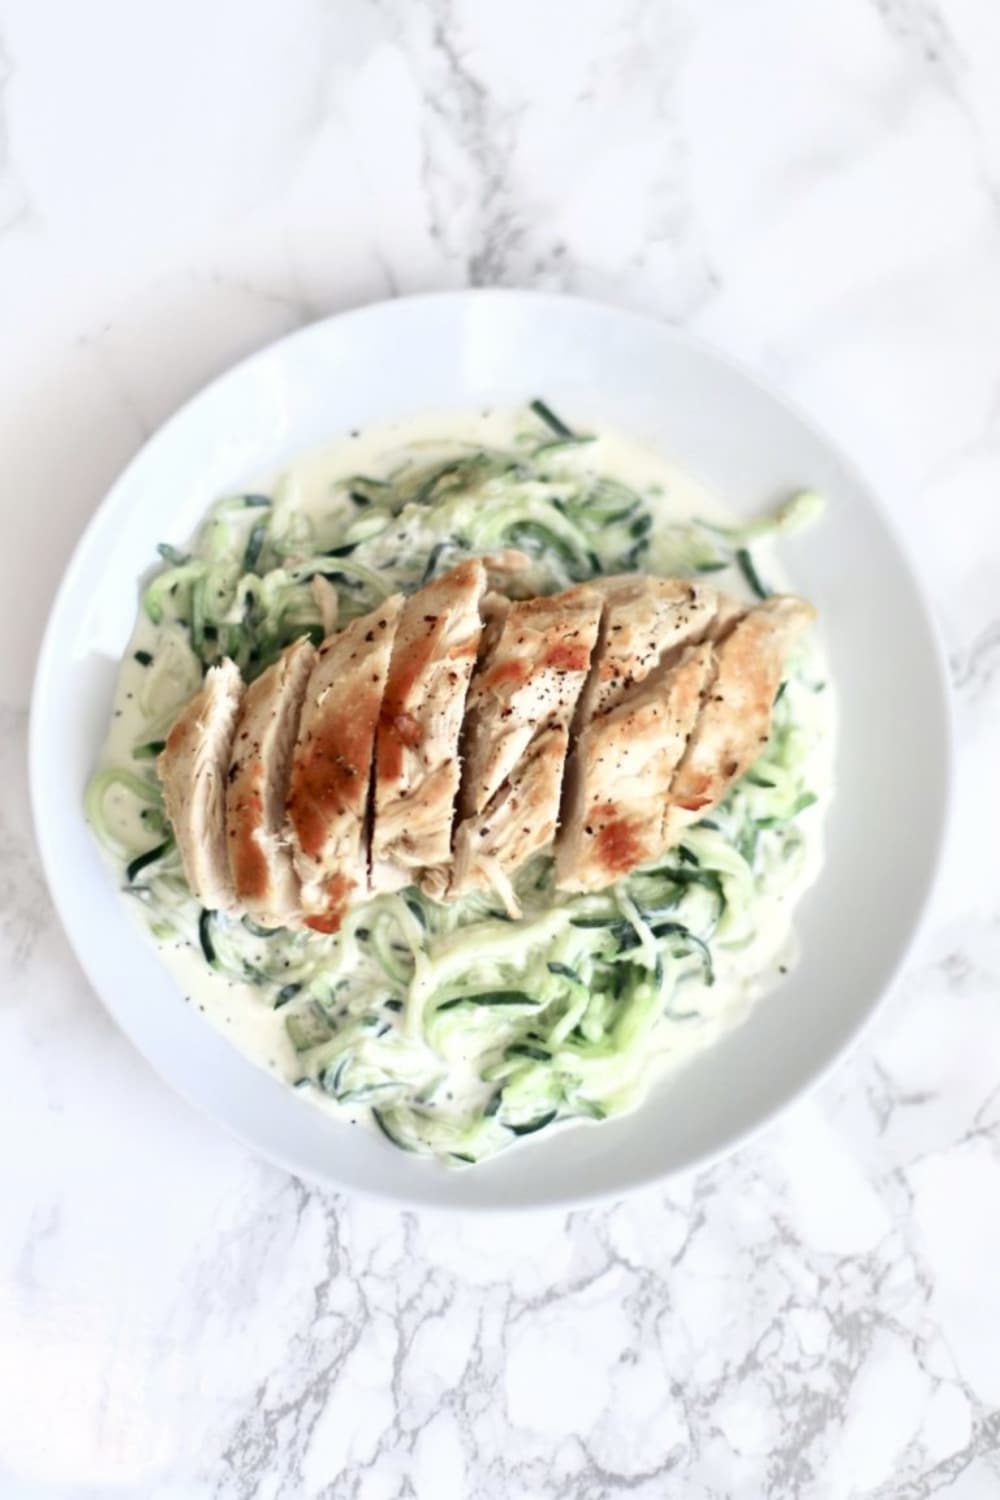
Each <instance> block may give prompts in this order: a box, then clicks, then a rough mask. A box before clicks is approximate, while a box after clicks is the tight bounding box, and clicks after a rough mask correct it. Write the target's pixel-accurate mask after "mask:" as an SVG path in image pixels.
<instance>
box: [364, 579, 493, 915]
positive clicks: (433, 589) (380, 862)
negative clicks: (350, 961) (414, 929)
mask: <svg viewBox="0 0 1000 1500" xmlns="http://www.w3.org/2000/svg"><path fill="white" fill-rule="evenodd" d="M485 589H486V569H485V568H484V566H483V564H482V563H481V562H480V561H479V560H478V559H472V560H470V561H468V562H463V563H460V564H459V565H458V567H456V568H452V569H451V571H450V572H448V573H444V574H442V576H441V577H440V578H438V579H435V581H434V582H433V583H429V584H428V585H427V586H426V587H425V588H422V589H419V590H418V591H417V593H415V594H412V595H411V596H410V598H409V599H407V601H406V603H405V604H404V606H403V611H402V614H401V615H400V618H399V626H398V628H397V630H396V637H395V640H394V642H393V647H392V660H391V662H390V664H389V676H388V681H387V682H386V688H385V694H384V696H383V699H382V712H381V717H380V719H379V727H378V742H377V751H376V767H375V821H374V826H373V829H372V843H371V862H372V888H373V889H374V890H398V889H399V888H400V887H401V886H404V885H409V884H411V883H412V882H413V881H415V880H416V879H417V877H418V875H419V874H420V872H421V871H422V870H428V871H431V870H440V869H446V868H447V867H449V866H450V864H451V830H452V821H453V818H454V808H455V798H456V796H457V795H458V785H459V775H460V762H459V756H458V739H459V735H460V733H461V729H462V720H463V717H464V715H465V699H466V694H467V692H468V688H469V679H470V677H471V676H472V669H473V667H474V666H475V663H476V655H477V653H478V651H479V642H480V637H481V635H482V629H483V627H482V621H481V619H480V614H479V603H480V600H481V599H482V597H483V593H484V591H485Z"/></svg>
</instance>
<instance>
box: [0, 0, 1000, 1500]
mask: <svg viewBox="0 0 1000 1500" xmlns="http://www.w3.org/2000/svg"><path fill="white" fill-rule="evenodd" d="M998 78H1000V12H998V10H997V7H996V5H995V4H994V3H993V0H937V3H932V0H840V3H838V4H837V5H836V6H832V5H829V6H802V5H797V4H794V3H793V0H713V3H712V4H710V5H706V4H698V3H695V0H586V3H580V4H574V5H573V6H569V5H567V4H558V3H557V4H551V5H549V6H539V5H537V4H529V3H528V0H507V3H505V4H503V5H493V6H484V5H477V4H474V3H472V0H465V3H459V0H420V3H404V0H344V3H342V4H339V5H329V4H325V3H321V0H291V3H289V4H288V5H283V6H274V5H269V4H267V3H264V0H252V3H249V4H247V3H237V0H222V3H220V4H218V5H216V6H212V7H205V6H199V5H196V4H195V3H194V0H178V3H175V4H174V5H172V6H171V7H155V8H147V7H131V6H127V5H126V4H125V3H124V0H103V3H99V4H98V5H97V6H96V8H95V7H94V6H87V7H58V8H56V7H52V6H49V5H44V4H42V5H39V4H36V3H34V0H3V3H2V4H0V457H2V465H0V473H2V475H3V502H2V504H3V520H4V542H5V559H6V566H5V569H4V588H3V589H2V590H0V623H2V638H3V640H4V643H5V647H6V649H5V651H4V652H3V653H2V655H0V992H2V1000H3V1003H2V1007H0V1116H2V1119H3V1124H4V1141H5V1151H4V1156H3V1167H2V1169H0V1185H2V1204H3V1207H2V1211H0V1350H2V1357H0V1494H2V1495H3V1496H4V1497H6V1496H8V1495H9V1496H12V1497H20V1496H22V1495H23V1496H36V1495H42V1496H58V1497H61V1496H66V1497H77V1496H80V1497H83V1496H91V1495H99V1496H127V1497H133V1496H134V1497H142V1500H147V1497H155V1500H291V1497H295V1500H299V1497H311V1496H324V1497H327V1496H329V1497H336V1500H341V1497H344V1500H397V1497H398V1500H402V1497H406V1496H414V1497H417V1500H452V1497H454V1500H556V1497H559V1500H604V1497H613V1496H623V1497H624V1496H626V1495H627V1496H635V1497H638V1500H665V1497H667V1496H671V1497H672V1496H674V1495H678V1496H681V1495H683V1496H684V1497H685V1500H687V1497H691V1500H720V1497H727V1500H728V1497H734V1500H764V1497H767V1500H792V1497H795V1500H849V1497H855V1496H866V1497H875V1500H926V1497H930V1496H941V1497H948V1500H988V1497H991V1496H994V1495H998V1496H1000V1358H998V1357H997V1352H996V1347H997V1334H996V1330H997V1329H998V1328H1000V1276H998V1274H997V1269H996V1268H997V1266H998V1265H1000V1073H998V1059H1000V1004H998V1001H1000V904H998V896H997V889H998V886H997V856H996V844H997V839H996V831H997V830H998V829H1000V789H998V788H1000V778H998V777H997V774H996V767H997V764H998V761H1000V606H998V602H997V599H998V590H997V583H998V577H1000V519H998V516H1000V509H998V504H997V496H998V494H1000V355H998V352H997V351H998V350H1000V88H998V86H997V81H998ZM469 283H472V284H495V283H502V284H510V285H529V286H540V287H549V288H557V289H564V290H569V291H574V292H578V293H581V294H584V295H593V296H599V297H604V298H607V299H610V300H613V301H616V302H618V303H620V304H622V305H625V306H629V307H634V308H638V309H641V310H645V311H649V312H652V313H655V314H657V315H660V316H663V317H666V318H669V319H671V320H673V321H676V322H680V323H683V324H685V325H687V326H690V327H691V328H693V329H695V330H696V331H698V332H701V333H704V334H705V335H707V336H709V337H711V338H713V339H715V340H716V341H717V342H719V343H720V344H722V345H723V346H725V347H726V348H728V349H730V350H732V351H733V352H735V353H737V354H739V355H742V356H743V357H745V358H747V359H748V360H749V361H750V362H751V363H752V364H754V365H755V366H756V367H757V368H759V369H760V370H762V371H764V372H765V373H767V374H768V375H769V376H771V377H772V378H774V379H776V380H778V381H779V382H780V383H781V384H782V385H783V386H784V387H785V388H786V389H787V390H789V391H790V392H791V393H792V394H794V395H796V396H797V397H798V398H799V400H800V401H802V402H803V403H804V404H806V405H807V406H808V407H809V408H810V409H811V410H813V411H814V412H815V414H816V415H817V416H818V417H819V418H820V419H821V420H822V421H823V422H825V424H826V425H827V426H828V427H829V428H830V429H831V430H832V431H833V432H835V433H836V434H837V435H838V436H839V438H840V439H841V440H842V441H843V442H844V443H845V444H846V445H847V446H848V447H849V448H850V449H851V450H852V451H853V452H854V453H855V454H856V455H857V457H858V459H859V460H860V462H861V463H862V464H863V465H864V466H865V467H867V468H868V469H869V471H870V472H871V473H872V474H873V475H874V476H875V477H876V479H877V480H878V481H879V483H880V485H881V487H882V489H883V491H884V493H885V494H886V496H887V498H888V500H889V502H890V504H891V506H892V508H893V511H894V515H895V519H896V521H897V524H898V525H899V527H900V529H901V530H902V531H903V532H904V533H905V534H906V537H907V539H908V541H909V543H910V545H911V549H912V551H913V553H914V555H915V557H916V560H917V564H918V566H919V568H920V570H921V572H922V575H923V577H924V580H925V582H926V584H927V587H928V589H929V591H930V594H931V597H932V598H933V600H934V603H935V606H936V609H937V611H938V615H939V619H940V622H941V626H942V629H943V632H944V635H945V640H946V645H947V649H948V653H949V658H950V661H951V665H952V675H953V683H954V688H955V694H956V719H957V729H958V737H959V778H958V786H957V797H956V815H955V823H954V833H953V838H952V846H951V850H950V855H949V861H948V868H947V874H946V878H945V880H944V881H943V883H942V887H941V889H940V892H939V895H938V898H937V901H936V904H935V909H934V912H933V915H932V920H931V922H930V924H929V927H928V930H927V932H926V934H925V937H924V940H923V942H922V944H921V946H920V948H919V950H918V951H917V953H915V955H914V956H913V959H912V961H911V963H910V965H909V967H908V970H907V972H906V974H905V976H904V978H903V980H902V982H901V983H900V985H899V987H898V989H897V992H896V994H895V995H894V996H893V998H892V1000H891V1001H890V1003H889V1005H888V1006H887V1007H886V1010H885V1011H884V1013H883V1015H882V1017H881V1018H880V1020H879V1021H878V1023H877V1024H876V1026H875V1028H874V1029H873V1030H872V1032H871V1033H870V1035H869V1036H868V1037H867V1038H866V1040H865V1041H864V1043H863V1044H862V1045H861V1046H860V1047H859V1048H858V1050H857V1051H856V1052H855V1054H854V1055H853V1056H852V1057H851V1058H850V1059H849V1060H848V1061H847V1062H846V1063H844V1064H843V1065H842V1066H841V1067H840V1068H839V1069H838V1070H837V1071H836V1072H835V1073H834V1075H833V1076H832V1077H831V1078H830V1080H829V1081H828V1082H827V1083H826V1084H825V1085H824V1086H823V1087H822V1088H821V1089H819V1091H818V1092H817V1093H816V1094H814V1095H813V1096H812V1097H811V1098H810V1099H808V1100H807V1101H805V1102H803V1103H802V1104H800V1105H799V1106H798V1107H797V1108H796V1109H794V1110H793V1111H792V1112H791V1113H789V1114H788V1115H787V1116H786V1117H785V1118H784V1120H783V1121H782V1122H781V1123H780V1124H779V1125H778V1126H777V1127H775V1128H774V1129H772V1130H771V1131H770V1132H768V1133H767V1134H766V1135H765V1136H764V1137H762V1138H761V1139H760V1140H759V1141H758V1142H757V1143H755V1144H754V1145H753V1146H751V1147H749V1148H747V1149H745V1150H744V1151H742V1152H741V1153H739V1154H738V1155H737V1156H736V1157H734V1158H733V1159H731V1160H729V1161H725V1162H723V1163H721V1164H719V1165H718V1166H716V1167H714V1168H712V1169H711V1170H709V1171H707V1172H704V1173H702V1174H700V1175H698V1176H697V1177H694V1178H692V1179H690V1180H687V1181H683V1182H680V1183H676V1184H672V1185H671V1186H670V1187H669V1188H667V1189H663V1190H657V1191H654V1192H649V1193H646V1194H643V1195H641V1196H639V1197H636V1198H634V1199H631V1200H629V1201H627V1202H625V1203H623V1204H621V1205H618V1206H616V1207H612V1208H609V1209H602V1210H594V1211H588V1212H582V1213H575V1214H569V1215H564V1214H556V1215H539V1216H528V1217H524V1218H519V1219H517V1220H513V1219H511V1220H507V1219H504V1218H500V1219H497V1220H483V1221H478V1220H476V1221H469V1222H461V1221H454V1220H448V1219H438V1218H436V1217H434V1216H416V1215H413V1214H400V1213H397V1212H394V1211H390V1210H387V1209H382V1208H373V1207H371V1206H370V1205H367V1204H359V1203H351V1202H347V1201H345V1200H342V1199H338V1198H335V1197H332V1196H327V1195H325V1194H323V1193H321V1192H318V1191H315V1190H311V1189H307V1188H305V1187H303V1186H302V1185H301V1184H299V1183H297V1182H295V1181H293V1180H291V1179H289V1178H287V1177H286V1176H284V1175H283V1174H282V1173H280V1172H278V1171H276V1170H275V1169H272V1168H270V1167H268V1166H266V1165H264V1164H262V1163H260V1162H258V1161H256V1160H254V1159H252V1158H251V1157H250V1156H249V1155H248V1154H247V1153H246V1152H245V1151H244V1150H243V1149H242V1148H241V1147H240V1146H238V1145H237V1144H235V1143H233V1142H232V1141H230V1140H229V1139H228V1138H226V1137H225V1136H223V1135H222V1134H221V1133H220V1132H219V1131H218V1130H216V1129H215V1128H214V1127H213V1126H212V1125H211V1124H209V1123H208V1122H206V1121H204V1120H202V1119H201V1118H199V1117H196V1116H195V1115H193V1114H192V1113H191V1112H190V1111H189V1110H188V1109H187V1108H186V1107H185V1106H184V1105H183V1104H181V1103H180V1102H179V1101H177V1100H176V1099H174V1098H173V1097H172V1096H171V1095H170V1094H169V1093H168V1092H167V1090H166V1089H165V1088H164V1086H162V1085H161V1084H160V1083H159V1082H158V1081H157V1080H156V1078H155V1077H154V1076H153V1075H152V1073H151V1072H150V1071H149V1070H148V1068H147V1067H146V1066H145V1065H144V1064H143V1063H142V1062H141V1060H140V1059H139V1058H138V1057H137V1056H136V1055H135V1054H134V1053H133V1051H132V1050H131V1048H130V1047H129V1045H128V1044H127V1043H126V1042H125V1041H124V1040H123V1039H122V1038H121V1037H120V1036H119V1035H118V1034H117V1032H116V1031H115V1029H114V1027H113V1026H112V1024H111V1022H110V1020H109V1019H107V1017H106V1016H105V1014H104V1012H103V1010H102V1009H101V1007H100V1005H99V1004H98V1002H97V1000H96V999H95V997H94V996H93V995H92V994H91V993H90V991H89V989H88V987H87V985H86V983H85V981H84V980H83V978H82V976H81V974H80V973H79V971H78V969H77V967H76V964H75V962H74V960H73V958H72V955H71V954H70V952H69V951H68V949H67V946H66V943H65V941H64V939H63V937H62V935H61V932H60V930H59V927H58V924H57V922H56V919H55V917H54V914H53V912H52V910H51V907H50V904H49V901H48V898H47V895H46V892H45V887H44V883H43V881H42V878H41V875H40V872H39V869H38V865H37V861H36V859H35V855H34V850H33V843H32V834H31V828H30V818H29V813H28V807H27V789H26V783H25V766H24V759H25V736H26V726H27V705H28V696H29V691H30V679H31V670H32V665H33V660H34V654H35V652H36V650H37V645H38V640H39V636H40V631H41V628H42V626H43V623H44V619H45V615H46V612H47V608H48V602H49V599H50V597H51V594H52V590H53V588H54V587H55V584H56V582H57V580H58V577H59V574H60V572H61V570H62V568H63V566H64V564H65V561H66V558H67V557H68V555H69V553H70V551H71V549H72V546H73V545H74V542H75V540H76V537H77V536H78V534H79V532H80V529H81V527H82V525H83V524H84V522H85V520H86V518H87V516H88V515H89V514H90V513H91V511H92V510H93V507H94V506H95V504H96V503H97V502H98V500H99V499H100V497H101V495H102V494H103V492H104V490H105V488H106V487H107V485H108V484H109V482H110V481H111V480H112V479H113V477H114V476H115V474H116V473H117V471H118V470H119V469H120V468H121V466H122V465H123V464H124V462H126V461H127V459H128V458H129V457H130V456H131V455H132V454H133V453H134V452H135V451H136V449H137V448H138V446H139V445H140V444H141V443H142V441H143V440H144V439H145V437H146V436H147V435H148V434H149V433H150V432H151V431H152V430H154V429H155V427H156V426H157V425H158V424H159V423H160V422H161V421H162V420H163V418H164V417H165V416H166V415H168V414H169V412H170V411H171V410H172V409H173V408H174V407H175V406H176V405H177V404H178V403H179V402H180V401H181V400H182V399H184V398H185V397H186V396H187V395H189V394H190V393H191V392H192V391H193V390H195V389H196V388H197V387H198V386H199V384H201V383H202V382H203V381H204V380H206V379H207V378H208V377H209V376H211V375H213V374H215V373H217V372H218V371H220V370H222V369H224V368H225V367H226V366H227V365H228V364H229V363H231V362H232V361H233V360H234V359H235V358H237V357H239V356H240V355H242V354H244V353H246V352H248V351H249V350H251V349H254V348H256V347H259V346H260V345H261V344H263V343H265V342H267V341H268V340H270V339H272V338H274V337H276V336H277V335H279V334H281V333H283V332H286V331H287V330H289V329H291V328H294V327H297V326H299V325H301V324H302V323H305V322H308V321H310V320H311V319H313V318H315V317H317V316H321V315H323V314H326V313H328V312H330V311H334V310H337V309H339V308H342V307H348V306H352V305H356V304H358V303H360V302H364V301H367V300H371V299H373V298H380V297H383V296H386V295H394V294H398V293H405V292H409V291H416V290H422V289H427V288H434V287H443V286H458V285H465V284H469Z"/></svg>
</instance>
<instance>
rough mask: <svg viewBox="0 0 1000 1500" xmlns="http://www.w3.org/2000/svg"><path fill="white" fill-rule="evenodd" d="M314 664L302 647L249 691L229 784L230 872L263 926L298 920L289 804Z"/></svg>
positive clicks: (309, 649) (308, 647)
mask: <svg viewBox="0 0 1000 1500" xmlns="http://www.w3.org/2000/svg"><path fill="white" fill-rule="evenodd" d="M315 660H316V652H315V649H314V647H313V645H312V642H311V641H309V640H301V641H296V642H295V644H294V645H292V646H289V648H288V650H287V651H285V652H283V654H282V655H281V656H280V657H279V658H278V660H277V661H276V662H275V663H274V665H273V666H272V667H269V668H268V669H267V671H266V672H263V673H262V674H261V676H260V677H258V678H256V680H255V681H254V682H252V683H251V684H250V686H249V687H248V688H247V690H246V693H245V695H244V698H243V706H242V708H241V710H240V715H239V719H238V721H237V724H236V734H235V737H234V740H233V750H232V756H231V758H230V762H229V774H228V778H227V786H226V838H227V841H228V845H229V871H230V875H231V877H232V883H233V891H234V894H235V896H236V900H237V902H238V903H239V905H240V906H241V907H242V908H243V909H244V910H245V911H246V912H247V913H248V914H249V915H250V916H252V917H254V918H255V919H256V920H257V921H258V922H261V923H262V924H263V925H264V926H265V927H283V926H289V925H291V924H292V923H293V922H294V921H295V920H296V918H297V917H298V915H299V878H298V876H297V875H296V873H295V868H294V865H293V863H292V854H291V849H290V848H289V843H288V830H287V823H286V817H285V803H286V799H287V796H288V784H289V778H290V775H291V768H292V751H293V749H294V746H295V737H296V735H297V733H298V728H299V716H300V714H301V711H302V702H303V699H304V697H305V691H306V684H307V682H308V680H309V675H310V673H311V672H312V669H313V666H314V664H315Z"/></svg>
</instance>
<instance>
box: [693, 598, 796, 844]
mask: <svg viewBox="0 0 1000 1500" xmlns="http://www.w3.org/2000/svg"><path fill="white" fill-rule="evenodd" d="M815 617H816V612H815V610H814V609H813V608H812V606H811V605H810V604H806V603H805V601H804V600H802V599H796V598H793V597H792V596H790V595H775V596H774V597H773V598H771V599H766V600H765V601H764V603H763V604H758V605H756V606H755V607H754V608H752V609H750V610H748V611H747V613H746V614H744V615H743V616H742V617H741V618H739V619H737V621H736V623H735V624H734V625H732V626H731V627H730V628H729V630H728V633H727V634H726V635H724V636H723V637H722V639H721V640H720V641H719V643H718V644H717V646H716V647H715V673H714V676H713V678H712V680H711V682H710V683H709V684H708V686H707V688H706V690H705V693H704V695H703V703H702V710H701V714H700V716H699V719H698V723H697V725H696V727H695V730H694V733H693V734H692V736H691V740H690V743H689V744H688V747H687V750H686V751H685V754H684V758H683V760H682V761H681V763H680V765H679V766H678V768H677V775H676V777H675V778H674V784H673V786H672V787H671V789H670V800H671V803H672V808H671V813H670V818H669V820H668V829H667V834H668V840H669V842H670V843H675V842H676V841H677V839H678V838H679V837H680V836H681V834H682V833H683V831H684V828H685V827H687V826H688V825H689V824H690V823H693V822H696V821H697V820H698V818H700V817H704V815H705V813H706V812H707V811H708V810H709V808H712V807H715V806H716V804H717V803H719V802H721V801H722V799H723V797H724V796H725V795H726V793H727V792H728V791H729V788H730V787H731V786H732V784H733V782H734V781H736V780H737V778H738V777H740V776H742V775H743V774H744V773H745V772H746V771H748V770H749V769H750V767H751V766H752V765H753V763H754V761H755V760H756V759H757V758H758V756H759V755H760V754H761V752H762V751H763V748H764V746H765V745H766V744H767V741H768V737H769V735H770V733H771V711H772V709H773V707H774V699H775V694H776V693H777V691H778V688H779V686H780V684H781V678H782V673H783V671H784V666H785V657H786V656H787V654H788V651H789V648H790V647H791V646H792V644H793V643H794V641H795V640H796V639H797V638H798V636H799V635H800V634H801V633H802V631H803V630H804V629H805V627H806V626H807V625H808V624H809V623H810V621H812V620H814V619H815Z"/></svg>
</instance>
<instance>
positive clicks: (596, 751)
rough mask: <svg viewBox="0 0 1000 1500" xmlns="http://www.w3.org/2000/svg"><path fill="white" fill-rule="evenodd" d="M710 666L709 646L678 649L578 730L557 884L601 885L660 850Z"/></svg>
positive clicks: (559, 843) (568, 775)
mask: <svg viewBox="0 0 1000 1500" xmlns="http://www.w3.org/2000/svg"><path fill="white" fill-rule="evenodd" d="M712 671H713V651H712V647H711V645H710V644H708V643H705V644H702V645H698V646H690V647H684V648H682V654H681V656H680V659H679V660H678V661H676V662H674V661H671V662H669V663H667V664H666V665H664V666H663V667H661V668H659V669H658V670H656V671H654V672H653V673H651V674H650V675H649V676H648V677H647V678H646V681H645V682H644V683H642V684H641V686H639V687H633V688H632V689H631V691H629V692H627V693H626V694H625V695H624V696H619V697H618V699H617V701H616V702H615V703H614V706H613V707H611V708H610V709H608V710H607V711H606V712H604V713H602V714H601V715H600V716H599V717H597V718H594V719H592V720H591V721H590V723H589V724H587V725H586V726H585V727H584V728H583V730H582V731H581V732H580V735H579V739H578V741H577V744H576V747H575V749H574V752H573V754H572V756H571V757H570V760H569V764H568V766H567V769H566V783H565V788H564V792H563V805H562V815H561V821H560V828H559V837H558V841H557V844H556V885H557V887H558V888H559V889H560V890H564V891H595V890H600V889H601V888H602V887H604V886H607V885H611V884H612V883H613V882H614V881H616V880H619V879H620V878H621V877H622V876H623V875H627V874H628V872H629V871H630V870H632V869H634V868H635V867H636V866H637V865H641V864H645V863H646V862H647V861H648V860H651V859H655V858H656V857H657V856H658V855H659V854H661V853H662V852H663V849H664V847H665V823H666V819H667V815H668V812H669V794H670V784H671V781H672V780H673V777H674V773H675V771H676V769H677V765H678V762H679V761H680V759H681V757H682V755H683V754H684V749H685V746H686V744H687V741H688V737H689V736H690V734H691V731H692V729H693V728H694V725H695V722H696V720H697V718H698V711H699V708H700V706H701V697H702V693H703V692H704V690H705V687H706V685H707V684H708V682H709V681H710V680H711V676H712Z"/></svg>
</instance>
